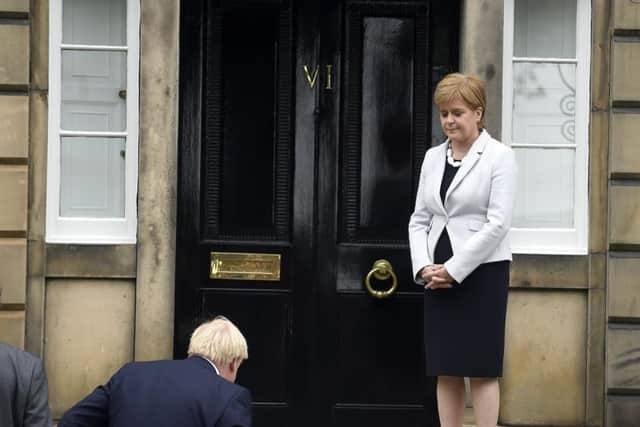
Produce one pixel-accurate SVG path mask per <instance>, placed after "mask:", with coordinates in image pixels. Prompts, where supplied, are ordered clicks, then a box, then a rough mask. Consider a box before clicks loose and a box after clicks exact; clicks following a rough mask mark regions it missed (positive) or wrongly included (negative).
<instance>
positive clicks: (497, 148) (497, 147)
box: [485, 134, 513, 155]
mask: <svg viewBox="0 0 640 427" xmlns="http://www.w3.org/2000/svg"><path fill="white" fill-rule="evenodd" d="M487 136H488V138H487V142H486V144H485V150H489V151H491V152H494V153H496V154H497V155H504V154H506V153H509V152H511V151H513V150H512V149H511V147H509V146H508V145H507V144H505V143H504V142H501V141H498V140H497V139H495V138H494V137H492V136H491V135H488V134H487Z"/></svg>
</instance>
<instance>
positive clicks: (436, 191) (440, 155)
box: [433, 139, 449, 214]
mask: <svg viewBox="0 0 640 427" xmlns="http://www.w3.org/2000/svg"><path fill="white" fill-rule="evenodd" d="M448 146H449V140H448V139H447V140H446V141H445V142H444V143H443V144H440V146H439V147H438V150H437V153H436V156H435V161H436V164H435V167H434V169H433V170H434V173H435V175H434V176H435V177H436V179H437V182H436V185H434V186H433V195H434V197H435V198H436V203H437V204H438V206H440V209H442V212H443V213H445V214H446V213H447V211H446V210H445V209H444V204H442V199H441V198H440V186H441V185H442V178H443V175H444V162H446V161H447V147H448ZM445 200H446V198H445Z"/></svg>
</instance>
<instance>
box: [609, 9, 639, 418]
mask: <svg viewBox="0 0 640 427" xmlns="http://www.w3.org/2000/svg"><path fill="white" fill-rule="evenodd" d="M611 30H612V31H611V32H610V37H611V38H610V43H611V87H610V103H609V112H608V113H609V123H610V129H609V137H610V141H611V144H610V150H609V170H608V177H609V188H610V190H609V191H610V198H609V206H608V207H609V236H608V237H609V254H608V274H607V290H608V298H607V320H608V322H607V347H606V359H607V381H606V389H607V417H606V418H607V426H609V427H631V426H637V425H638V420H640V279H639V277H640V138H639V135H640V134H639V131H640V79H638V70H639V69H640V4H639V3H638V2H637V1H631V0H615V1H614V2H613V13H612V22H611Z"/></svg>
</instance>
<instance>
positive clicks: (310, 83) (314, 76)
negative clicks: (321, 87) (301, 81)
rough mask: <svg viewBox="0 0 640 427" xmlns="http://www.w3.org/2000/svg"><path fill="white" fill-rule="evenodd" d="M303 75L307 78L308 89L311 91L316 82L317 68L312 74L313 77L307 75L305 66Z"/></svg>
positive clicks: (307, 68)
mask: <svg viewBox="0 0 640 427" xmlns="http://www.w3.org/2000/svg"><path fill="white" fill-rule="evenodd" d="M304 75H305V77H306V78H307V83H309V87H310V88H311V89H313V87H314V86H315V85H316V81H317V80H318V66H316V69H315V71H314V72H313V77H312V76H311V74H310V73H309V67H308V66H307V65H305V66H304Z"/></svg>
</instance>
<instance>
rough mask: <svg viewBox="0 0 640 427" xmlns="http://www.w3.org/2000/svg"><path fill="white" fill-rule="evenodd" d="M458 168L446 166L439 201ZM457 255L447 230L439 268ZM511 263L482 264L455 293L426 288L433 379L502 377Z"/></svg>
mask: <svg viewBox="0 0 640 427" xmlns="http://www.w3.org/2000/svg"><path fill="white" fill-rule="evenodd" d="M457 171H458V168H456V167H453V166H451V165H449V164H448V163H447V164H446V166H445V170H444V176H443V178H442V185H441V187H440V197H441V199H442V201H443V203H444V196H445V194H446V192H447V189H448V188H449V185H450V184H451V181H452V180H453V177H454V176H455V174H456V172H457ZM451 256H453V250H452V248H451V241H450V240H449V234H448V233H447V230H446V228H445V229H444V231H443V232H442V235H441V236H440V239H439V240H438V243H437V244H436V248H435V253H434V263H436V264H444V262H445V261H447V260H448V259H449V258H451ZM509 266H510V262H509V261H497V262H490V263H485V264H481V265H480V266H479V267H478V268H476V269H475V270H474V271H473V272H472V273H471V274H470V275H469V276H467V278H465V279H464V280H463V281H462V283H459V284H458V283H454V285H453V288H450V289H434V290H431V289H425V292H424V345H425V357H426V364H425V368H426V373H427V375H428V376H456V377H499V376H502V360H503V354H504V324H505V317H506V311H507V292H508V287H509Z"/></svg>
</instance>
